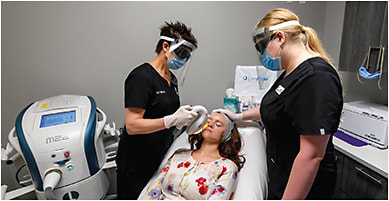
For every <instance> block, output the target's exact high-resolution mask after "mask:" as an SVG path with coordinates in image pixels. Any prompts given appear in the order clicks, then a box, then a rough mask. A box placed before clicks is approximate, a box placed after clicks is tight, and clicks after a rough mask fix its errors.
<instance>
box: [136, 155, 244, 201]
mask: <svg viewBox="0 0 389 201" xmlns="http://www.w3.org/2000/svg"><path fill="white" fill-rule="evenodd" d="M192 153H193V152H192V151H191V150H188V149H180V150H177V151H176V152H175V153H174V154H173V156H172V157H170V159H169V161H168V163H167V165H166V166H165V167H164V168H163V169H162V171H161V172H160V174H159V175H158V177H157V178H156V179H155V180H154V181H153V182H152V183H151V185H150V186H149V188H148V189H147V192H146V194H145V195H143V197H141V199H150V200H164V199H167V200H176V199H188V200H205V199H222V200H227V199H230V198H231V197H232V196H233V194H234V190H235V187H236V178H237V175H238V168H237V166H236V165H235V163H234V162H233V161H231V160H229V159H226V158H221V159H218V160H216V161H214V162H210V163H202V162H197V161H195V160H194V159H193V158H192Z"/></svg>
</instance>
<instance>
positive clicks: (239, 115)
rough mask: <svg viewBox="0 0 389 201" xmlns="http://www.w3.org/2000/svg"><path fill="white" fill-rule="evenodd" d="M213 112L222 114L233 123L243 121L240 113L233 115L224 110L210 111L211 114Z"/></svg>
mask: <svg viewBox="0 0 389 201" xmlns="http://www.w3.org/2000/svg"><path fill="white" fill-rule="evenodd" d="M214 112H217V113H223V114H225V115H227V116H228V117H229V118H230V119H231V120H232V121H233V122H237V121H241V120H242V119H243V115H242V113H240V114H235V113H233V112H231V111H229V110H225V109H216V110H212V113H214Z"/></svg>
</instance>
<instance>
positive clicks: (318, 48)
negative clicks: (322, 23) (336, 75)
mask: <svg viewBox="0 0 389 201" xmlns="http://www.w3.org/2000/svg"><path fill="white" fill-rule="evenodd" d="M301 32H302V33H303V34H305V36H306V39H305V41H304V42H305V44H306V45H307V46H308V47H309V49H311V50H312V51H313V52H315V53H317V54H320V56H321V57H323V59H324V60H326V61H327V62H328V63H329V64H330V65H331V66H332V67H334V68H335V66H334V64H333V63H332V62H331V59H330V58H329V56H328V55H327V53H326V51H325V50H324V48H323V46H322V45H321V42H320V40H319V37H317V34H316V32H315V30H313V29H312V28H311V27H306V26H302V31H301ZM335 70H336V68H335Z"/></svg>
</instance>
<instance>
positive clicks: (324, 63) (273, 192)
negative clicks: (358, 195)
mask: <svg viewBox="0 0 389 201" xmlns="http://www.w3.org/2000/svg"><path fill="white" fill-rule="evenodd" d="M253 39H254V43H255V47H256V49H257V51H258V52H259V54H260V61H261V64H262V65H263V66H264V67H266V68H268V69H269V70H285V71H284V72H283V73H282V74H281V75H280V76H279V78H278V79H277V80H276V82H275V83H274V84H273V86H272V87H271V88H270V89H269V91H268V92H267V93H266V94H265V96H264V97H263V99H262V103H261V105H260V106H258V107H256V108H253V109H251V110H248V111H245V112H243V113H242V114H234V113H232V112H228V111H225V112H226V113H228V115H229V116H230V118H231V119H233V120H234V121H239V120H242V119H243V120H259V119H261V120H262V121H263V123H264V125H265V131H266V137H267V144H266V155H267V165H268V174H269V188H268V189H269V191H268V199H294V200H300V199H330V198H331V196H332V194H333V193H334V188H335V181H336V163H335V157H334V154H333V150H334V147H333V144H332V135H333V133H335V132H336V131H337V128H338V125H339V120H340V114H341V111H342V106H343V97H342V86H341V82H340V79H339V76H338V73H337V71H336V69H335V68H334V66H333V65H332V64H331V62H330V60H329V59H328V58H327V56H326V54H325V52H324V50H323V48H322V46H321V43H320V41H319V39H318V38H317V35H316V33H315V31H314V30H313V29H312V28H309V27H305V26H302V25H300V22H299V19H298V17H297V16H296V15H295V14H294V13H292V12H291V11H289V10H287V9H274V10H272V11H271V12H270V13H268V14H267V15H266V16H265V17H264V18H263V19H262V20H261V21H260V22H259V23H258V25H257V26H256V27H255V30H254V33H253Z"/></svg>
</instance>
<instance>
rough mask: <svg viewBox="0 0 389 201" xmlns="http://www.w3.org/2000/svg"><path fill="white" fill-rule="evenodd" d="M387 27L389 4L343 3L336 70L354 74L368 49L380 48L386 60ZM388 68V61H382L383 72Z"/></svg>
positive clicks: (369, 2) (375, 2) (370, 2)
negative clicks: (341, 29)
mask: <svg viewBox="0 0 389 201" xmlns="http://www.w3.org/2000/svg"><path fill="white" fill-rule="evenodd" d="M387 24H388V5H387V2H386V1H379V2H378V1H357V2H356V1H349V2H346V8H345V14H344V21H343V33H342V44H341V51H340V57H339V70H341V71H351V72H356V71H357V70H358V69H359V67H360V65H361V64H362V61H363V58H364V57H365V55H366V53H367V51H368V49H369V46H374V47H378V46H379V45H383V46H384V47H385V58H388V57H387V56H388V54H387V52H388V51H387V50H388V45H387V43H388V26H387ZM385 60H386V59H385ZM387 65H388V64H387V62H384V67H383V69H384V71H385V72H387Z"/></svg>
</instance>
